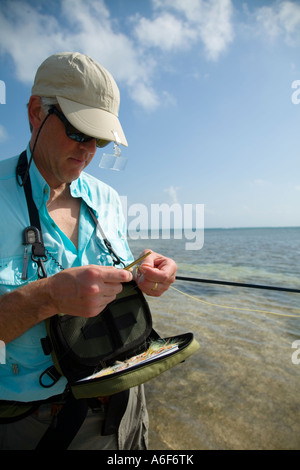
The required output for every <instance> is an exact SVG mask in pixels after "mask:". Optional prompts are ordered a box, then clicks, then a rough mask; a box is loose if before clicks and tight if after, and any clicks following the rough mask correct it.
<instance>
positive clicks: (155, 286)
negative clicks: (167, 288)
mask: <svg viewBox="0 0 300 470" xmlns="http://www.w3.org/2000/svg"><path fill="white" fill-rule="evenodd" d="M157 286H158V282H155V283H154V286H153V287H152V289H151V290H156V289H157Z"/></svg>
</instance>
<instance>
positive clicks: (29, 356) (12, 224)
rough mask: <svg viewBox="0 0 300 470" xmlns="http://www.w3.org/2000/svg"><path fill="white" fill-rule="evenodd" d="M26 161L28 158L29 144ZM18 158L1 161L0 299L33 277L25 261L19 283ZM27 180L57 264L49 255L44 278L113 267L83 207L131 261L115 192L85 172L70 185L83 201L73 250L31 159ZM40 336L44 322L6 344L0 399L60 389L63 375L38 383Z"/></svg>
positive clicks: (22, 220)
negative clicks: (55, 218) (24, 274)
mask: <svg viewBox="0 0 300 470" xmlns="http://www.w3.org/2000/svg"><path fill="white" fill-rule="evenodd" d="M27 157H28V159H29V158H30V149H29V146H28V148H27ZM18 158H19V156H17V157H13V158H10V159H8V160H4V161H1V162H0V214H1V224H0V295H3V294H5V293H6V292H10V291H12V290H14V289H16V288H19V287H21V286H23V285H24V284H27V283H28V282H32V281H35V280H36V279H37V265H36V263H35V262H33V261H32V260H31V258H30V257H29V263H28V268H27V280H25V281H24V280H22V268H23V254H24V250H25V247H24V245H23V231H24V229H25V228H26V227H28V226H29V225H30V221H29V214H28V209H27V203H26V198H25V194H24V189H23V188H22V187H20V186H19V185H18V184H17V182H16V165H17V161H18ZM30 179H31V185H32V194H33V199H34V202H35V204H36V206H37V209H38V211H39V216H40V221H41V228H42V233H43V239H44V245H45V247H46V249H47V250H48V252H49V253H50V254H52V255H53V257H54V258H55V260H56V262H55V261H54V260H53V259H52V258H51V256H48V261H46V262H45V267H46V270H47V275H48V276H51V275H53V274H55V273H57V272H59V271H60V269H61V268H60V267H59V265H58V264H60V265H61V266H62V267H63V268H64V269H66V268H69V267H73V266H82V265H88V264H97V265H101V266H108V265H112V259H111V257H110V255H109V253H108V251H107V248H106V247H105V245H104V243H103V241H102V239H101V235H100V234H99V231H98V230H96V226H95V222H94V221H93V219H92V218H91V215H90V213H89V211H88V208H87V206H89V207H90V208H91V209H92V210H93V211H94V213H95V215H96V216H97V218H98V220H99V222H100V224H101V227H102V229H103V231H104V233H105V235H106V237H107V239H108V240H109V241H110V243H111V245H112V247H113V249H114V250H115V252H116V253H117V255H118V256H119V257H120V259H121V260H122V261H124V263H125V264H128V263H130V262H131V261H132V260H133V257H132V254H131V252H130V249H129V247H128V244H127V241H126V227H125V221H124V217H123V213H122V206H121V203H120V199H119V196H118V194H117V193H116V191H115V190H113V189H112V188H111V187H109V186H108V185H106V184H104V183H102V182H101V181H99V180H97V179H96V178H94V177H92V176H90V175H88V174H86V173H84V172H83V173H82V174H81V176H80V177H79V178H78V179H77V180H75V181H73V182H72V183H71V185H70V191H71V194H72V196H73V197H80V198H81V199H82V203H81V210H80V220H79V241H78V250H77V249H76V247H75V246H74V245H73V243H72V242H71V241H70V240H69V238H68V237H67V236H66V235H65V234H64V233H63V232H62V231H61V230H60V229H59V227H58V226H57V225H56V224H55V222H54V221H53V219H52V218H51V217H50V216H49V213H48V210H47V206H46V203H47V200H48V198H49V192H50V188H49V186H48V184H47V183H46V181H45V180H44V178H43V177H42V176H41V174H40V173H39V171H38V169H37V167H36V165H35V163H34V161H33V162H32V164H31V167H30ZM57 263H58V264H57ZM11 314H12V315H13V314H14V312H11ZM45 336H46V329H45V324H44V322H42V323H39V324H37V325H36V326H34V327H33V328H31V329H30V330H28V331H27V332H25V333H24V334H23V335H21V336H19V337H18V338H16V339H14V340H13V341H11V342H10V343H9V344H7V345H6V351H5V353H6V354H5V356H6V357H5V362H6V363H5V364H1V363H0V400H16V401H22V402H26V401H36V400H43V399H46V398H49V397H51V396H54V395H57V394H60V393H62V392H63V391H64V388H65V385H66V380H65V378H63V377H62V378H60V379H59V381H58V382H57V383H56V384H55V385H54V386H53V387H51V388H49V389H48V388H43V387H42V386H41V385H40V384H39V377H40V375H41V373H42V372H44V371H45V369H47V367H50V366H51V365H52V360H51V356H46V355H45V354H44V352H43V349H42V347H41V341H40V340H41V338H43V337H45ZM0 340H1V331H0Z"/></svg>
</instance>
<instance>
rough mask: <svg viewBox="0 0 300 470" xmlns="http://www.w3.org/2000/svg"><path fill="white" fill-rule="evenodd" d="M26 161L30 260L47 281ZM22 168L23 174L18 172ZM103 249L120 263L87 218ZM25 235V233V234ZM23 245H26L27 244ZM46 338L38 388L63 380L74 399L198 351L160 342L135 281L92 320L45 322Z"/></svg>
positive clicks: (148, 374)
mask: <svg viewBox="0 0 300 470" xmlns="http://www.w3.org/2000/svg"><path fill="white" fill-rule="evenodd" d="M26 163H27V157H26V153H25V152H23V154H21V156H20V159H19V165H18V172H19V173H18V174H19V175H20V176H21V177H22V181H23V186H24V190H25V195H26V200H27V205H28V211H29V216H30V223H31V227H30V229H32V230H33V231H35V233H36V231H37V233H38V234H39V236H38V237H34V242H33V243H32V255H31V256H32V259H33V260H34V261H35V262H36V263H37V265H38V276H39V277H46V276H47V271H46V268H45V262H46V261H47V250H46V249H45V247H44V244H43V238H42V232H41V226H40V221H39V215H38V211H37V208H36V206H35V204H34V201H33V198H32V192H31V184H30V178H29V173H28V174H27V177H26V180H25V179H24V168H26ZM22 169H23V170H22ZM91 215H92V217H93V219H94V221H95V223H97V225H98V228H100V232H101V235H102V237H103V241H104V243H105V245H106V248H107V249H108V251H109V253H110V255H111V257H112V264H113V265H115V266H117V265H118V264H120V263H122V262H121V260H120V259H119V257H118V255H117V254H116V253H115V252H114V250H113V248H112V246H111V244H110V243H109V241H108V240H107V239H106V237H105V234H104V233H103V231H102V229H101V227H100V224H99V222H98V221H97V219H96V217H95V215H94V214H91ZM26 230H27V233H28V228H27V229H26ZM27 241H28V240H27ZM45 323H46V330H47V336H46V337H45V338H42V339H41V343H42V347H43V350H44V353H45V354H46V355H51V358H52V362H53V365H52V366H51V367H49V368H48V369H46V370H45V371H44V372H43V373H42V374H41V376H40V385H41V386H42V387H45V388H51V387H52V386H53V385H54V384H55V383H56V382H57V381H58V380H59V379H60V377H62V376H64V377H66V379H67V381H68V385H69V388H70V390H71V391H72V394H73V395H74V397H75V398H78V399H79V398H92V397H99V396H101V397H105V396H110V395H114V394H116V393H119V392H122V391H124V390H127V389H129V388H131V387H134V386H137V385H140V384H142V383H145V382H147V381H148V380H151V379H152V378H154V377H156V376H158V375H160V374H161V373H163V372H164V371H166V370H168V369H170V368H172V367H174V366H175V365H176V364H179V363H181V362H183V361H184V360H185V359H187V358H188V357H189V356H190V355H192V354H193V353H195V352H196V351H197V349H198V348H199V344H198V342H197V341H196V340H195V339H194V336H193V334H192V333H185V334H182V335H178V336H174V337H167V338H161V337H160V335H159V334H158V333H157V332H156V331H155V330H154V328H153V325H152V315H151V312H150V308H149V305H148V302H147V301H146V299H145V297H144V295H143V293H142V291H141V290H140V289H139V287H138V285H137V284H136V282H135V281H131V282H128V283H124V284H123V290H122V292H121V293H120V294H118V295H117V297H116V299H115V300H114V301H113V302H111V303H110V304H108V305H107V307H106V308H105V309H104V310H103V311H102V312H101V313H99V314H98V315H97V316H95V317H92V318H85V317H79V316H72V315H63V314H62V315H54V316H52V317H51V318H48V319H47V320H46V321H45Z"/></svg>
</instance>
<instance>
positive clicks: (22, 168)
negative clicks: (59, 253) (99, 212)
mask: <svg viewBox="0 0 300 470" xmlns="http://www.w3.org/2000/svg"><path fill="white" fill-rule="evenodd" d="M26 163H27V157H26V151H24V152H22V153H21V155H20V157H19V161H18V165H17V169H16V174H17V181H18V183H19V185H20V186H23V187H24V192H25V196H26V201H27V206H28V212H29V217H30V223H31V226H32V227H35V228H37V229H38V231H39V234H40V240H39V241H36V242H35V243H33V244H32V260H33V261H35V262H36V263H37V265H38V277H39V278H43V277H47V272H46V269H45V266H44V261H47V259H48V257H47V254H48V256H49V257H50V258H51V259H52V260H53V261H54V262H55V263H56V264H57V266H58V267H59V268H60V269H61V270H63V269H64V268H63V267H62V266H61V264H60V263H59V262H58V261H57V260H56V259H55V258H54V256H53V255H52V254H51V253H49V251H48V250H47V249H46V248H45V246H44V242H43V237H42V229H41V224H40V218H39V213H38V210H37V207H36V205H35V203H34V201H33V197H32V188H31V181H30V175H29V172H28V167H29V165H30V163H29V164H28V166H27V170H26ZM19 177H21V178H22V184H20V182H19ZM87 207H88V210H89V213H90V215H91V217H92V219H93V221H94V222H95V224H96V227H97V228H98V229H99V231H100V233H101V236H102V239H103V242H104V244H105V246H106V248H107V250H108V252H109V254H110V256H111V258H112V261H113V265H114V266H117V265H119V264H122V265H123V267H125V264H124V263H123V261H121V259H120V258H119V256H118V255H117V254H116V252H115V251H114V249H113V248H112V246H111V243H110V242H109V240H108V239H107V238H106V235H105V233H104V231H103V229H102V227H101V225H100V223H99V221H98V219H97V217H96V216H95V214H94V212H93V211H92V209H91V208H90V207H89V206H87Z"/></svg>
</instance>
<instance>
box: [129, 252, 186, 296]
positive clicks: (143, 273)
mask: <svg viewBox="0 0 300 470" xmlns="http://www.w3.org/2000/svg"><path fill="white" fill-rule="evenodd" d="M147 251H149V250H144V252H143V253H146V252H147ZM176 271H177V265H176V263H175V261H173V260H172V259H171V258H166V257H165V256H162V255H160V254H158V253H155V252H153V251H152V253H151V254H150V255H149V256H147V258H146V259H145V261H144V262H142V264H141V265H140V266H139V267H138V269H137V270H136V274H135V280H136V282H137V284H138V286H139V288H140V289H141V290H142V291H143V292H144V293H145V294H147V295H151V296H154V297H159V296H160V295H161V294H163V292H165V291H166V290H168V289H169V287H170V285H171V284H172V283H173V282H174V281H175V276H176Z"/></svg>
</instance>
